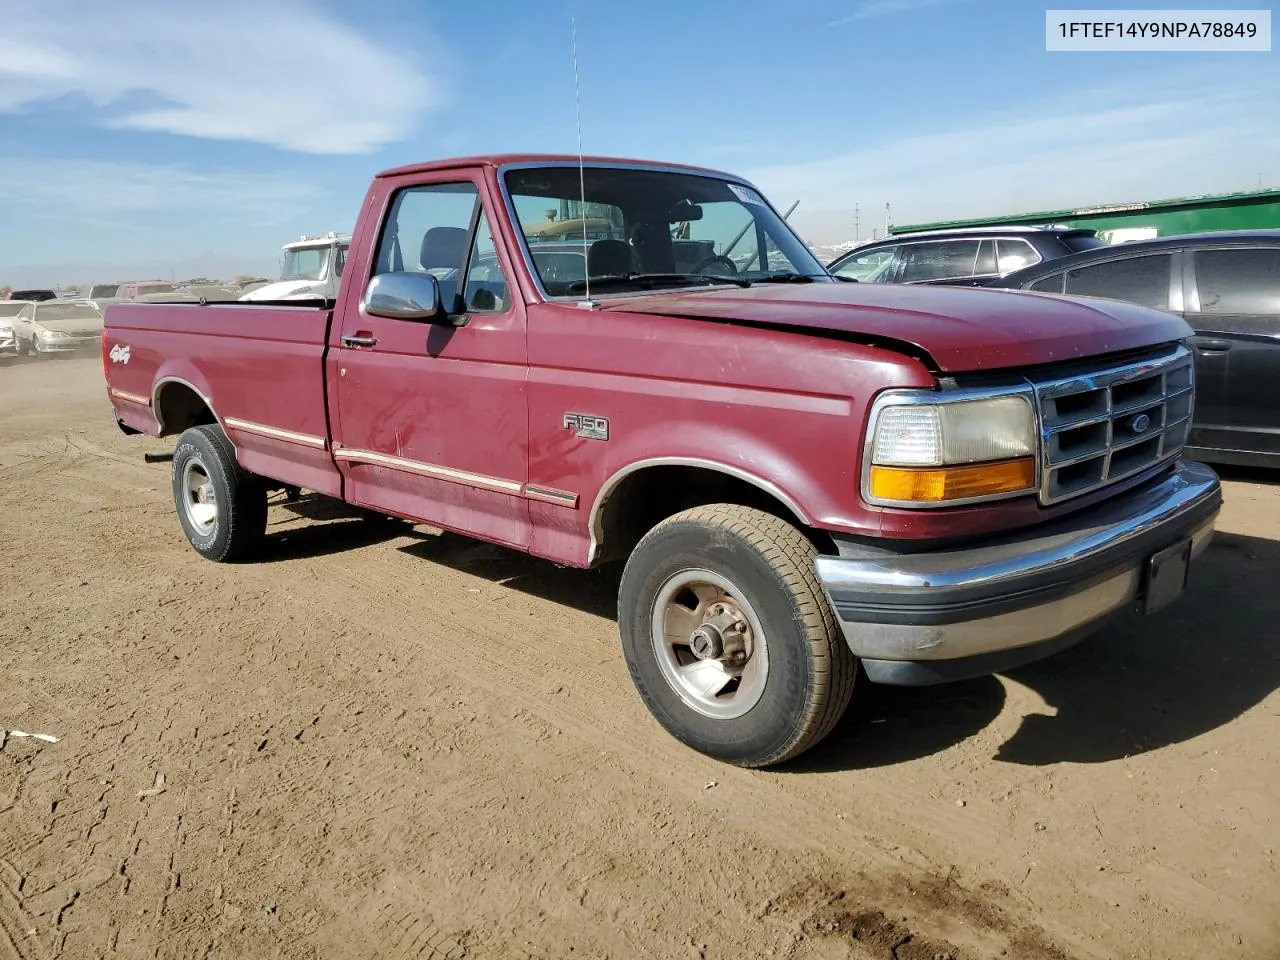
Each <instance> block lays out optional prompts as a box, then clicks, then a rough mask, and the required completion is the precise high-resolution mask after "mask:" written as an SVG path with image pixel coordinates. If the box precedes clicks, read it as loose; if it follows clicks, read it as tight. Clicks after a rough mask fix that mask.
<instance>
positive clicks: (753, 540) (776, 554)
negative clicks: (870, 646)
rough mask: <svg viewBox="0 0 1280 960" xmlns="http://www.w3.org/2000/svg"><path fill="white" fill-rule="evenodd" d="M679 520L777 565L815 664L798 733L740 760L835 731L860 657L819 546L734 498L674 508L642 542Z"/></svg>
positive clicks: (805, 744)
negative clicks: (840, 617) (844, 627)
mask: <svg viewBox="0 0 1280 960" xmlns="http://www.w3.org/2000/svg"><path fill="white" fill-rule="evenodd" d="M677 524H697V525H699V526H701V527H703V528H705V529H710V530H715V529H720V530H723V531H724V532H726V533H729V534H731V535H733V536H735V537H737V538H738V539H740V540H742V541H744V542H746V543H747V544H749V545H750V546H751V547H752V548H754V549H755V550H757V551H758V552H759V553H760V554H761V556H762V557H763V558H764V559H765V560H766V561H767V562H768V563H769V564H770V566H772V567H773V570H774V572H775V574H776V575H777V576H778V578H779V580H780V581H781V582H782V583H783V584H784V585H785V586H786V588H787V590H788V591H789V593H790V594H791V597H792V598H793V600H794V602H795V604H796V608H797V612H798V613H799V615H800V623H801V626H802V628H803V633H804V637H805V640H806V641H807V643H808V645H809V652H810V656H811V658H812V662H813V663H814V665H815V666H814V672H813V676H814V688H813V691H812V695H811V696H810V698H809V704H808V708H807V709H806V711H805V713H804V715H803V716H800V717H798V718H797V722H796V729H795V732H794V734H793V735H792V736H791V737H790V738H788V740H787V741H786V742H785V743H783V744H782V746H781V747H780V748H779V749H778V750H777V751H776V752H775V753H774V754H772V755H770V756H767V757H763V758H758V759H755V760H753V761H751V762H749V763H743V764H741V765H743V766H751V767H767V766H772V765H775V764H778V763H782V762H784V761H786V760H789V759H791V758H793V757H795V756H798V755H799V754H801V753H804V752H805V751H806V750H808V749H810V748H811V747H813V746H815V745H816V744H817V743H818V742H820V741H821V740H822V739H823V738H825V737H826V736H827V735H828V734H829V733H831V731H832V730H833V729H834V728H835V726H836V724H837V723H839V721H840V719H841V717H843V716H844V713H845V711H846V709H847V708H848V705H849V701H850V698H851V697H852V695H853V686H854V683H855V681H856V679H857V675H858V659H857V657H855V656H854V654H853V652H852V651H851V650H850V649H849V647H848V645H847V644H846V643H845V640H844V637H843V635H842V634H841V632H840V629H839V626H838V625H837V623H836V620H835V615H834V614H833V613H832V610H831V605H830V604H829V603H827V601H826V597H825V596H824V594H823V590H822V585H821V584H820V583H819V582H818V576H817V571H816V569H815V566H814V560H815V558H816V557H817V556H818V549H817V547H815V546H814V545H813V543H812V541H810V540H809V538H808V537H806V536H805V535H804V533H803V532H802V531H801V530H799V529H798V528H797V527H796V526H794V525H793V524H792V523H790V522H788V521H787V520H784V519H783V518H781V517H777V516H775V515H773V514H771V513H766V512H764V511H763V510H757V509H754V508H752V507H744V506H740V505H738V504H733V503H716V504H708V505H706V506H700V507H693V508H691V509H688V510H684V511H682V512H680V513H677V514H674V515H673V516H670V517H668V518H667V519H665V520H663V521H662V522H660V523H658V524H656V525H655V526H654V527H653V528H652V529H651V530H650V531H649V532H648V533H646V534H645V536H644V537H643V538H641V541H640V542H641V544H643V543H645V541H648V540H651V539H653V538H656V537H660V536H662V535H663V534H664V533H665V532H666V531H668V530H669V529H670V528H671V527H673V526H675V525H677ZM637 549H638V547H637Z"/></svg>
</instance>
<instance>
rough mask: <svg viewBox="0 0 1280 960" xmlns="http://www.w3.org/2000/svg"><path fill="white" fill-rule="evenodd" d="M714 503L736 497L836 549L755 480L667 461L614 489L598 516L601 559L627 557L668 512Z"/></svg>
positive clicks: (823, 547) (829, 550)
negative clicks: (754, 482) (672, 463)
mask: <svg viewBox="0 0 1280 960" xmlns="http://www.w3.org/2000/svg"><path fill="white" fill-rule="evenodd" d="M712 503H736V504H738V505H739V506H743V507H754V508H755V509H757V510H762V511H763V512H765V513H769V514H772V515H773V516H776V517H780V518H782V519H783V520H786V521H787V522H788V523H791V524H794V525H795V526H796V528H797V529H799V530H800V531H801V532H802V533H804V534H805V536H807V537H808V538H809V539H810V540H811V541H813V543H814V545H815V546H817V548H818V549H819V550H821V551H823V552H824V553H834V552H835V544H834V542H833V541H832V540H831V538H830V536H828V535H827V534H826V533H825V532H824V531H822V530H817V529H814V528H813V527H810V526H809V525H808V524H806V523H805V522H803V520H802V519H801V518H800V517H798V516H797V515H796V513H795V510H794V509H793V508H792V507H789V506H788V505H787V504H786V503H784V502H783V501H782V500H780V499H779V498H778V497H776V496H774V495H773V494H772V493H770V492H769V491H767V490H764V489H762V488H761V487H757V486H756V485H755V484H753V483H751V482H750V481H747V480H743V479H741V478H739V477H735V476H732V475H730V474H727V473H721V472H720V471H718V470H713V469H709V468H707V467H691V466H672V465H663V466H653V467H645V468H643V469H641V470H637V471H636V472H635V473H632V474H628V475H627V476H626V477H624V478H623V479H622V480H621V482H619V483H618V485H617V486H616V487H615V488H614V489H613V490H611V491H610V492H609V495H608V497H607V498H606V499H605V501H604V503H603V504H602V505H601V507H600V516H599V517H597V518H595V520H594V524H595V527H594V532H595V534H596V538H597V540H598V547H597V552H596V557H595V561H596V562H597V563H604V562H608V561H611V560H621V559H623V558H625V557H626V556H628V555H629V554H630V553H631V551H632V549H634V548H635V545H636V544H637V543H639V542H640V538H641V537H643V536H644V535H645V534H646V533H648V532H649V531H650V530H652V529H653V528H654V527H655V526H656V525H657V524H659V523H661V522H662V521H663V520H665V519H666V518H667V517H670V516H672V515H674V514H677V513H680V512H681V511H682V510H688V509H690V508H692V507H701V506H706V505H707V504H712Z"/></svg>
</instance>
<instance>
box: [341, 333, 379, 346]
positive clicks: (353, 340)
mask: <svg viewBox="0 0 1280 960" xmlns="http://www.w3.org/2000/svg"><path fill="white" fill-rule="evenodd" d="M377 342H378V338H377V337H371V336H368V335H362V334H358V333H344V334H343V335H342V345H343V346H344V347H372V346H373V345H374V344H375V343H377Z"/></svg>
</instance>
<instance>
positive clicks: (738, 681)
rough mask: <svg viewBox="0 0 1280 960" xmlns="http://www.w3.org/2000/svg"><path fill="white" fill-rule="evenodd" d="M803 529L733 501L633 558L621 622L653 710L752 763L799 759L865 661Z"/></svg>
mask: <svg viewBox="0 0 1280 960" xmlns="http://www.w3.org/2000/svg"><path fill="white" fill-rule="evenodd" d="M817 555H818V551H817V548H816V547H814V545H813V544H812V543H811V542H810V541H809V539H808V538H807V537H806V536H805V535H804V534H803V533H801V531H800V530H798V529H797V528H796V527H794V526H792V525H791V524H790V523H787V522H786V521H785V520H782V519H780V518H778V517H775V516H773V515H771V514H768V513H764V512H762V511H759V510H753V509H749V508H747V507H740V506H737V505H733V504H717V505H713V506H706V507H696V508H694V509H692V510H686V511H684V512H683V513H679V514H676V515H675V516H673V517H670V518H668V519H667V520H664V521H663V522H662V523H660V524H658V525H657V526H656V527H654V528H653V529H652V530H650V531H649V533H648V534H646V535H645V536H644V538H643V539H642V540H641V541H640V543H639V544H638V545H637V546H636V548H635V550H634V551H633V552H632V554H631V556H630V558H629V559H628V560H627V564H626V568H625V570H624V571H623V575H622V583H621V585H620V587H619V592H618V611H619V627H620V630H621V634H622V646H623V652H624V654H625V656H626V660H627V667H628V669H629V670H630V672H631V679H632V681H633V682H634V683H635V685H636V688H637V690H638V691H639V693H640V697H641V699H642V700H643V701H644V703H645V706H646V707H648V709H649V711H650V712H651V713H652V714H653V716H654V718H655V719H656V720H657V721H658V722H659V723H660V724H661V725H662V726H663V727H664V728H665V729H666V730H667V732H668V733H670V734H671V735H672V736H674V737H675V738H676V739H677V740H680V741H681V742H682V743H684V744H686V745H687V746H690V747H692V748H693V749H695V750H697V751H699V752H701V753H704V754H707V755H708V756H712V757H715V758H717V759H719V760H724V761H727V762H729V763H734V764H737V765H739V766H744V767H765V766H770V765H772V764H777V763H781V762H783V761H785V760H789V759H791V758H792V757H795V756H798V755H799V754H801V753H803V752H804V751H806V750H808V749H809V748H810V747H813V746H814V745H815V744H817V743H818V742H819V741H820V740H822V739H823V738H824V737H825V736H827V734H829V733H830V732H831V730H832V729H833V728H834V727H835V725H836V723H837V722H838V721H839V720H840V717H841V716H842V715H843V714H844V712H845V709H846V708H847V707H848V704H849V699H850V697H851V696H852V693H853V684H854V679H855V677H856V675H857V669H858V661H857V658H856V657H854V655H853V654H852V652H851V651H850V650H849V648H848V646H847V645H846V644H845V642H844V638H843V637H842V636H841V635H840V631H839V629H838V628H837V626H836V623H835V620H834V618H833V616H832V613H831V609H830V606H829V604H828V603H827V601H826V598H825V597H824V596H823V594H822V589H821V586H820V585H819V584H818V581H817V578H816V575H815V572H814V559H815V558H816V557H817Z"/></svg>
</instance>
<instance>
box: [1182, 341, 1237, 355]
mask: <svg viewBox="0 0 1280 960" xmlns="http://www.w3.org/2000/svg"><path fill="white" fill-rule="evenodd" d="M1191 342H1192V344H1194V345H1195V348H1196V350H1198V351H1199V352H1200V353H1226V352H1227V351H1228V350H1230V349H1231V343H1230V341H1228V340H1216V339H1201V338H1200V337H1196V338H1195V339H1194V340H1192V341H1191Z"/></svg>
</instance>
